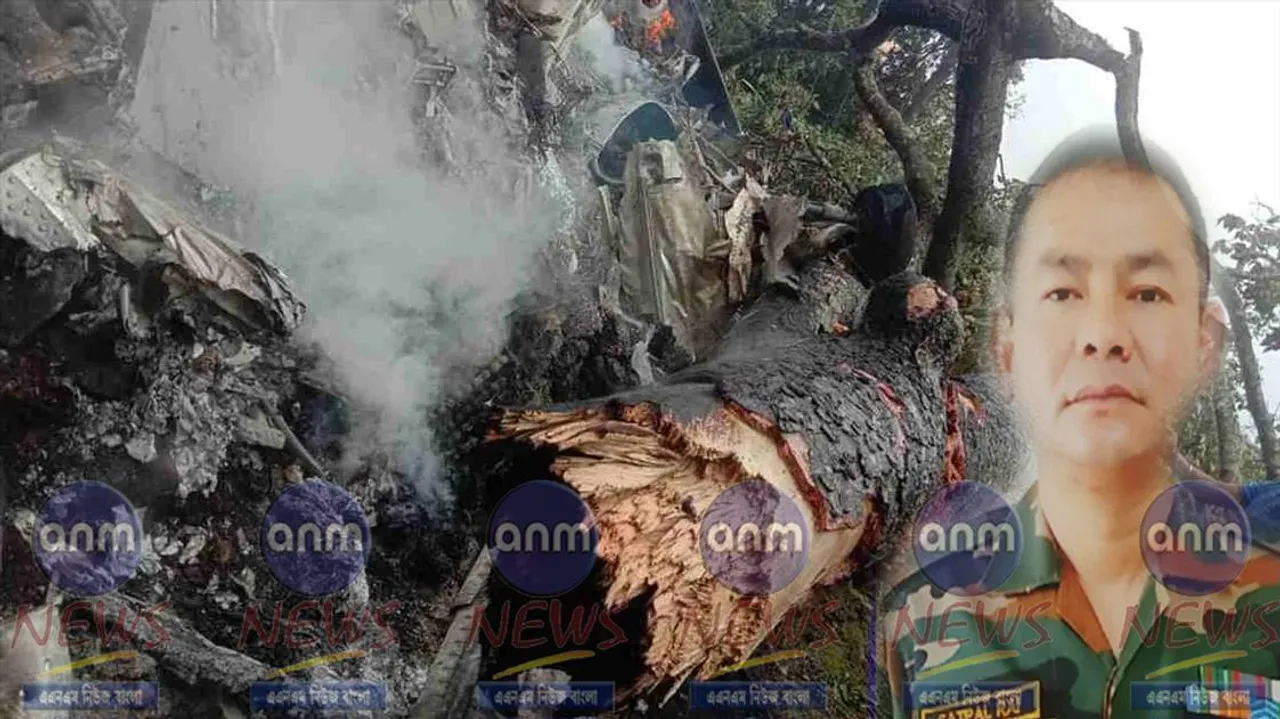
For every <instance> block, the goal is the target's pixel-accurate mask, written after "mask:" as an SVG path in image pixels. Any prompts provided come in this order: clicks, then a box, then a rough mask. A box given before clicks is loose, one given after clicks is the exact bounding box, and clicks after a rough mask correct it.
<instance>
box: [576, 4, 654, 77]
mask: <svg viewBox="0 0 1280 719" xmlns="http://www.w3.org/2000/svg"><path fill="white" fill-rule="evenodd" d="M573 44H574V47H575V48H576V49H577V50H578V51H579V52H581V53H582V54H583V55H584V56H585V57H586V58H587V59H588V60H589V61H590V64H591V69H592V70H593V71H595V73H596V75H597V76H599V77H600V79H601V80H604V81H605V82H607V83H608V84H609V89H611V90H612V91H613V92H623V91H624V90H626V89H627V85H628V83H630V84H631V85H633V86H634V85H642V84H645V83H646V82H647V78H648V73H646V72H645V70H644V67H643V66H642V65H641V64H640V56H639V55H638V54H636V53H634V52H632V51H631V50H629V49H627V48H626V47H623V46H622V45H620V44H619V43H618V40H617V36H616V34H615V32H614V29H613V26H612V25H610V24H609V20H608V19H607V18H605V16H604V13H597V14H596V15H595V16H594V17H592V18H591V19H590V20H588V21H587V22H586V23H584V24H583V25H582V29H580V30H579V31H578V34H577V35H576V36H575V37H574V38H573Z"/></svg>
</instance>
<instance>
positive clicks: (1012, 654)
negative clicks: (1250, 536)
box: [880, 488, 1280, 719]
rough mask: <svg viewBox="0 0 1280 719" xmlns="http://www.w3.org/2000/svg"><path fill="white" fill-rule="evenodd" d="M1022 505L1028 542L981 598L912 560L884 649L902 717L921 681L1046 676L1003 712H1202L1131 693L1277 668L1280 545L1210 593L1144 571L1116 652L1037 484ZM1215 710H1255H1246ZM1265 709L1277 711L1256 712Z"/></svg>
mask: <svg viewBox="0 0 1280 719" xmlns="http://www.w3.org/2000/svg"><path fill="white" fill-rule="evenodd" d="M1014 511H1015V512H1016V513H1017V515H1018V517H1019V519H1020V521H1021V525H1022V527H1023V552H1022V555H1021V557H1020V559H1019V562H1018V565H1017V567H1016V569H1014V571H1013V574H1012V575H1011V576H1010V577H1009V579H1007V580H1006V581H1005V582H1003V583H1002V584H1001V585H1000V586H999V587H998V588H997V589H996V590H994V591H991V592H989V593H986V594H981V595H978V596H975V597H965V596H959V595H956V594H944V593H943V592H942V590H940V589H938V588H936V587H934V586H933V585H931V584H930V583H929V581H928V579H927V578H926V577H925V576H924V575H923V574H922V573H921V572H920V571H916V572H915V573H914V574H912V575H910V576H909V577H908V578H907V579H906V580H904V581H903V582H902V583H900V584H899V585H898V586H896V587H895V588H894V589H893V590H892V591H891V592H890V593H889V594H888V595H887V597H886V598H885V602H884V605H883V607H882V615H881V631H880V637H881V640H882V642H883V644H882V645H881V656H882V657H883V661H884V665H885V670H886V671H887V673H888V675H889V684H890V687H891V689H892V694H893V704H894V716H895V717H908V716H910V717H913V719H914V717H918V716H920V710H919V707H920V706H921V704H920V702H919V701H918V698H919V692H920V691H922V690H923V689H927V688H929V685H928V684H919V683H920V682H935V683H944V682H945V683H946V686H955V687H961V686H962V685H964V684H968V683H974V682H1015V681H1016V682H1024V683H1025V682H1033V683H1038V689H1039V694H1038V697H1039V698H1038V699H1037V700H1036V701H1037V702H1038V705H1039V709H1040V713H1039V714H1038V715H1035V714H1030V713H1028V714H1004V715H1003V716H1005V717H1010V716H1040V717H1044V718H1045V719H1072V718H1074V717H1099V716H1101V717H1141V718H1143V719H1160V718H1162V717H1184V716H1199V715H1198V714H1192V713H1189V712H1188V711H1187V710H1186V708H1185V705H1182V706H1180V707H1177V708H1166V709H1154V710H1152V709H1139V708H1137V707H1135V706H1134V705H1133V704H1132V703H1131V700H1134V699H1135V698H1137V697H1139V696H1144V697H1145V696H1147V694H1148V692H1149V691H1154V692H1157V693H1158V692H1159V691H1162V690H1164V691H1169V690H1172V689H1174V688H1175V687H1185V686H1186V685H1196V686H1205V685H1211V684H1216V685H1217V686H1221V681H1222V680H1221V677H1223V676H1224V672H1225V676H1226V677H1228V678H1229V679H1230V678H1234V681H1235V682H1236V683H1237V684H1245V683H1248V682H1253V683H1254V684H1252V685H1251V686H1258V687H1270V684H1269V683H1267V681H1266V680H1267V679H1269V678H1276V677H1280V555H1278V554H1276V553H1275V552H1273V551H1272V550H1271V549H1268V548H1264V547H1262V546H1260V545H1259V544H1258V542H1257V541H1254V542H1253V544H1252V546H1250V547H1249V548H1248V552H1249V554H1248V558H1247V559H1246V561H1245V565H1244V568H1243V570H1242V571H1241V572H1240V575H1239V577H1237V578H1236V579H1235V580H1234V581H1233V582H1232V583H1231V584H1230V585H1228V586H1227V587H1226V588H1224V589H1222V590H1221V591H1219V592H1217V593H1215V594H1210V595H1207V596H1203V597H1186V596H1182V595H1178V594H1175V593H1173V592H1171V591H1170V590H1169V589H1167V588H1166V587H1164V586H1163V585H1162V584H1160V583H1158V582H1156V581H1154V579H1151V578H1148V580H1147V584H1146V587H1145V589H1144V590H1143V594H1142V599H1141V601H1140V603H1139V606H1138V607H1137V609H1136V613H1135V612H1134V610H1133V609H1131V610H1130V616H1129V618H1128V623H1127V625H1128V627H1129V629H1128V632H1127V634H1126V639H1125V644H1124V647H1123V650H1122V651H1121V652H1120V655H1119V657H1116V656H1115V655H1114V654H1113V652H1112V650H1111V647H1110V644H1109V642H1108V641H1107V637H1106V635H1105V634H1104V632H1103V630H1102V628H1101V625H1100V624H1099V623H1098V621H1097V619H1096V618H1095V617H1094V614H1093V611H1092V609H1091V608H1090V604H1089V600H1088V598H1087V597H1086V596H1085V594H1084V591H1083V589H1082V587H1081V585H1080V582H1079V577H1078V575H1077V574H1076V572H1075V569H1074V568H1073V567H1072V566H1071V564H1070V563H1069V562H1066V561H1064V558H1063V556H1062V555H1061V553H1060V551H1059V549H1058V547H1057V544H1056V543H1055V542H1054V540H1053V539H1052V537H1051V535H1050V533H1049V531H1048V527H1047V525H1046V523H1045V521H1044V517H1043V514H1042V513H1041V512H1040V511H1039V509H1038V506H1037V502H1036V491H1035V489H1034V488H1032V490H1031V491H1030V492H1028V493H1027V495H1026V496H1024V497H1023V499H1022V500H1021V501H1020V502H1019V503H1018V504H1017V505H1016V506H1015V507H1014ZM1206 608H1207V611H1206ZM1233 672H1239V674H1235V673H1233ZM1213 677H1219V679H1218V680H1217V681H1216V682H1215V681H1213ZM1135 682H1136V683H1137V684H1136V685H1135ZM913 683H916V684H915V685H914V686H913ZM1148 683H1150V684H1148ZM937 686H939V685H938V684H935V685H934V687H935V688H936V687H937ZM1278 686H1280V685H1278ZM913 689H914V690H915V691H913ZM1261 691H1265V690H1264V689H1260V690H1257V691H1255V692H1254V693H1255V695H1256V694H1258V693H1259V692H1261ZM1275 693H1276V692H1275V691H1270V695H1271V696H1275ZM933 698H934V700H935V701H936V700H937V695H934V697H933ZM951 698H952V699H954V694H953V695H952V697H951ZM1153 698H1155V699H1158V698H1159V697H1158V696H1154V695H1153ZM908 701H910V702H911V705H912V706H913V707H915V708H914V709H908V707H907V706H906V703H907V702H908ZM1166 706H1167V704H1166ZM1218 711H1219V715H1221V716H1245V717H1248V716H1250V714H1249V713H1248V711H1247V710H1245V711H1243V712H1242V713H1236V714H1228V713H1224V712H1223V710H1221V709H1219V710H1218ZM1263 715H1267V716H1269V715H1270V714H1269V713H1267V714H1257V716H1263ZM926 716H939V717H943V716H955V717H965V716H969V717H975V716H987V715H986V714H981V713H977V714H975V713H964V712H958V713H954V714H946V713H942V714H933V713H932V712H930V713H927V714H926ZM990 716H992V717H993V719H994V717H995V716H997V715H996V714H991V715H990Z"/></svg>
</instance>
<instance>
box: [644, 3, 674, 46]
mask: <svg viewBox="0 0 1280 719" xmlns="http://www.w3.org/2000/svg"><path fill="white" fill-rule="evenodd" d="M675 26H676V17H675V15H672V14H671V10H670V9H669V8H668V9H663V11H662V14H661V15H658V17H656V18H654V19H653V21H652V22H650V23H649V27H647V28H645V31H644V41H645V43H646V44H648V45H649V46H650V47H658V46H660V45H662V41H663V39H664V38H666V36H667V35H668V34H669V33H670V32H671V29H672V28H674V27H675Z"/></svg>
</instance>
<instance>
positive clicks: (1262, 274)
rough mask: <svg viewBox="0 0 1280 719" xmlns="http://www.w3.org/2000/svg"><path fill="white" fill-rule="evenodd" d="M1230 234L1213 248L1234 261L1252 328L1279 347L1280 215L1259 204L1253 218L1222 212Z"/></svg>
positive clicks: (1271, 348)
mask: <svg viewBox="0 0 1280 719" xmlns="http://www.w3.org/2000/svg"><path fill="white" fill-rule="evenodd" d="M1218 225H1219V226H1220V227H1222V228H1223V229H1225V230H1226V231H1227V232H1229V233H1231V236H1230V238H1229V239H1225V240H1219V241H1218V242H1216V243H1215V244H1214V249H1215V250H1216V251H1218V252H1220V253H1223V254H1225V255H1227V256H1228V257H1230V258H1231V259H1232V260H1233V261H1234V265H1235V267H1234V273H1233V274H1234V275H1235V285H1236V287H1237V289H1239V291H1240V297H1241V298H1242V299H1243V300H1244V304H1245V314H1246V317H1247V321H1248V323H1249V329H1250V331H1251V332H1252V334H1253V336H1254V338H1255V339H1257V340H1258V342H1259V343H1260V344H1261V345H1262V348H1263V349H1264V350H1267V351H1278V350H1280V214H1276V213H1275V212H1274V211H1272V210H1271V208H1270V207H1267V206H1266V205H1263V204H1262V203H1258V204H1257V206H1256V207H1255V209H1254V213H1253V217H1252V218H1251V219H1250V220H1245V219H1244V218H1242V217H1239V216H1238V215H1229V214H1228V215H1223V216H1222V217H1220V218H1218Z"/></svg>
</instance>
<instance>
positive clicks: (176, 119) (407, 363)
mask: <svg viewBox="0 0 1280 719" xmlns="http://www.w3.org/2000/svg"><path fill="white" fill-rule="evenodd" d="M212 7H213V9H211V6H210V5H207V4H205V3H195V2H166V3H160V4H158V5H157V7H156V9H155V15H154V16H153V19H152V25H151V37H150V38H149V41H148V49H147V57H146V58H145V59H144V62H143V67H142V70H141V76H140V80H139V86H138V92H137V96H136V105H135V113H134V114H135V116H136V117H137V118H138V121H139V125H140V128H141V132H142V135H143V137H144V139H146V140H147V141H148V142H150V143H151V144H153V145H154V146H155V147H157V149H160V150H161V151H162V152H165V153H166V154H168V155H169V156H170V157H173V158H174V159H176V160H178V161H180V162H182V163H183V164H185V165H186V166H187V167H189V168H190V169H192V170H194V171H196V172H197V173H198V174H200V175H202V176H203V177H205V178H206V179H209V180H214V181H217V182H220V183H223V184H227V185H231V186H233V187H236V188H238V189H240V190H242V191H249V192H250V193H251V194H252V196H253V198H254V200H253V202H254V219H255V220H256V222H255V225H256V226H255V229H254V232H253V233H252V235H251V236H250V237H242V238H238V239H239V240H240V241H242V242H244V243H246V244H253V245H258V246H259V247H260V248H261V249H262V250H263V252H264V254H265V255H266V256H268V257H270V258H271V259H272V260H273V261H275V262H276V263H278V264H279V265H280V266H281V267H282V268H283V269H284V270H285V271H286V272H287V273H288V274H289V276H290V279H291V280H292V281H293V283H294V285H295V288H296V289H297V291H298V293H299V294H300V296H301V297H302V298H303V300H304V301H305V302H306V303H307V305H308V310H309V320H308V324H307V326H306V328H305V330H304V331H305V333H306V334H307V335H308V336H310V337H312V338H314V339H315V340H317V341H318V342H319V343H320V344H321V345H322V346H323V347H324V349H325V350H326V352H327V353H328V354H329V355H330V356H331V357H332V358H333V359H334V360H335V361H336V363H337V365H338V368H339V370H340V372H341V375H342V377H341V379H342V380H343V381H344V382H345V384H346V388H347V390H348V391H349V392H350V393H351V394H352V395H353V399H355V400H357V401H358V402H359V403H360V404H362V405H364V406H368V407H373V408H376V409H377V410H379V417H378V419H377V421H376V422H373V423H366V424H365V425H363V427H361V428H358V429H359V430H360V434H362V435H363V437H364V439H366V440H368V441H375V440H376V442H377V443H378V444H379V446H381V447H382V448H383V449H388V450H390V451H391V452H392V453H393V454H394V455H395V456H398V457H399V458H400V459H401V461H402V464H410V465H413V466H416V467H417V471H419V472H420V473H421V474H422V475H424V477H425V476H429V475H433V474H434V460H433V458H432V457H431V456H430V452H429V451H428V450H427V447H428V443H429V433H428V430H427V428H426V426H424V423H423V419H422V410H423V407H424V405H426V404H428V403H429V402H430V401H431V400H432V399H433V398H434V397H437V396H438V394H439V392H440V391H441V390H442V389H443V387H442V382H443V373H444V371H445V370H446V369H447V368H449V367H451V366H457V365H458V364H460V363H461V364H464V365H465V364H467V363H474V362H476V361H478V360H480V359H482V358H484V357H485V356H486V355H488V354H489V353H491V352H492V351H494V350H495V349H496V348H497V347H498V346H499V343H500V341H501V339H502V338H503V335H504V333H505V321H504V317H505V314H506V308H507V307H508V305H509V303H510V301H511V299H512V298H513V297H514V295H515V294H516V293H517V292H518V291H519V290H520V288H521V287H522V284H523V282H524V279H523V278H524V277H525V276H526V275H527V274H528V263H529V260H530V258H531V257H532V254H533V252H534V251H535V250H536V248H537V247H538V246H539V245H540V244H541V243H543V242H545V241H546V240H547V239H548V238H549V237H550V236H551V234H552V233H553V232H554V227H555V224H556V222H557V221H558V220H559V218H560V215H561V212H560V209H561V208H560V207H559V206H557V205H556V204H555V203H554V202H553V201H551V200H549V199H546V196H545V193H532V194H530V193H524V198H523V199H516V198H515V197H514V193H513V192H512V191H511V190H510V188H511V187H512V186H513V178H517V177H520V176H521V171H522V168H521V166H520V164H519V163H518V162H517V160H516V158H514V157H513V156H512V155H511V153H510V152H509V151H508V149H507V148H508V137H507V136H506V134H505V126H504V125H503V122H502V121H501V120H500V119H499V118H497V117H496V115H494V113H493V112H492V111H490V110H489V105H488V104H487V103H486V102H485V101H484V100H485V98H484V97H483V90H482V88H480V87H479V86H478V85H477V84H476V83H474V82H472V83H468V82H467V80H466V78H465V75H466V73H465V72H461V73H459V75H458V77H457V78H456V81H455V83H454V85H453V86H452V87H451V88H450V89H449V90H448V92H449V93H450V95H449V97H450V99H451V100H453V99H455V95H457V96H458V97H461V98H462V99H463V100H464V102H463V103H458V104H459V105H461V106H462V107H463V108H464V110H463V111H461V114H455V115H454V116H453V117H452V119H451V121H452V123H453V127H455V128H457V129H458V130H459V131H460V134H461V135H462V136H464V139H465V148H466V149H467V151H468V152H469V153H470V154H469V155H468V156H467V157H466V158H461V159H464V160H465V161H466V162H467V163H468V167H469V168H476V167H479V168H485V169H484V171H483V172H482V173H480V174H479V175H478V176H476V177H472V178H470V179H463V178H460V177H457V176H454V175H450V174H448V173H447V172H446V171H445V168H437V169H436V170H433V171H429V172H424V171H423V170H422V169H421V168H420V167H418V166H416V165H417V161H416V159H415V158H416V157H417V156H418V148H417V147H416V145H415V139H414V132H415V128H414V126H413V119H412V117H413V116H412V112H411V110H412V108H411V107H410V104H411V98H412V97H413V93H412V92H411V90H412V89H413V86H412V85H411V83H410V81H409V80H410V78H411V77H412V75H413V72H414V69H415V68H414V58H413V48H412V45H411V44H410V42H409V41H408V38H406V37H405V36H404V35H403V34H402V33H401V32H400V31H398V30H397V29H396V23H395V17H394V13H393V12H392V11H393V9H394V8H393V7H392V6H391V5H390V4H389V3H379V2H370V1H369V0H347V1H343V0H332V1H330V2H305V3H302V2H296V3H295V2H281V1H280V0H276V1H274V2H268V3H263V2H260V1H259V0H218V2H217V3H215V4H212ZM214 18H217V19H218V21H219V22H218V23H217V27H218V33H219V37H218V38H216V39H214V38H213V37H212V35H213V33H212V28H213V20H214ZM449 32H451V33H454V34H469V35H470V36H469V37H450V38H449V40H450V41H451V42H450V44H451V45H455V46H465V47H469V48H473V49H474V48H480V47H482V46H483V40H484V38H483V33H482V31H481V29H480V28H479V27H476V26H474V25H470V24H467V23H460V24H457V25H455V26H453V27H450V28H449ZM450 59H451V60H453V61H454V62H463V61H464V60H462V59H459V58H450ZM481 59H482V58H481V57H480V54H479V53H475V54H474V60H475V61H477V62H479V61H480V60H481ZM450 104H451V105H453V104H454V103H452V102H451V103H450ZM514 184H517V185H518V184H519V183H518V182H516V183H514ZM530 197H536V198H540V199H529V198H530ZM402 468H405V467H402ZM411 471H412V470H411ZM429 489H430V492H431V493H432V494H439V493H441V489H442V488H441V487H439V486H438V485H433V486H430V487H429Z"/></svg>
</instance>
